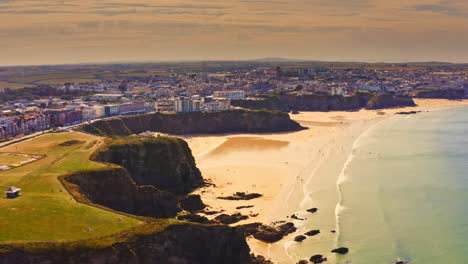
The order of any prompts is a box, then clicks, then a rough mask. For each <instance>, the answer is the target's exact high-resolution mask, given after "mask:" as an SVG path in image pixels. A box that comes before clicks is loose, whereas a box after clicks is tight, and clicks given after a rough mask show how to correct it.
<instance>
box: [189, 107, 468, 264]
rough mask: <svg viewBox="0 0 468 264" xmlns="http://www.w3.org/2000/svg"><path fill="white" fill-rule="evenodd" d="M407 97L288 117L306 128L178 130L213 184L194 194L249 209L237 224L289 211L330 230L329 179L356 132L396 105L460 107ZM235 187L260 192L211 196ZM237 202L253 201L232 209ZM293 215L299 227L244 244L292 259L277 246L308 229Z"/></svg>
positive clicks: (280, 259) (324, 239)
mask: <svg viewBox="0 0 468 264" xmlns="http://www.w3.org/2000/svg"><path fill="white" fill-rule="evenodd" d="M415 101H416V103H417V105H418V106H416V107H407V108H400V109H385V110H377V111H374V110H372V111H371V110H361V111H358V112H301V113H300V114H297V115H291V118H292V119H294V120H296V121H297V122H299V123H300V124H301V125H302V126H304V127H307V128H308V129H307V130H303V131H298V132H292V133H280V134H242V135H224V136H193V137H185V138H184V139H185V140H186V141H187V142H188V143H189V145H190V147H191V149H192V152H193V154H194V156H195V159H196V161H197V165H198V167H199V168H200V170H201V171H202V174H203V176H204V177H205V178H206V179H209V180H210V181H211V182H212V183H213V184H214V185H215V186H210V187H207V188H203V189H201V190H198V191H197V192H196V193H197V194H200V195H201V196H202V199H203V201H204V202H205V203H206V204H207V205H209V206H210V210H216V211H220V210H224V212H225V213H228V214H232V213H235V212H240V213H242V214H244V215H248V216H249V219H247V220H244V221H241V222H239V223H237V224H246V223H251V222H262V223H265V224H268V223H272V222H275V221H281V220H286V221H292V219H291V218H290V216H291V215H292V214H297V215H298V216H300V217H304V218H309V217H314V218H317V219H318V220H317V222H316V226H317V228H320V229H321V230H335V229H337V227H336V221H339V219H338V218H337V216H339V210H340V208H339V206H337V204H339V199H340V197H339V195H338V192H337V182H339V181H342V180H345V179H341V178H340V175H342V174H343V173H342V172H343V170H345V169H346V166H345V165H346V162H347V159H348V157H349V156H350V154H351V153H352V152H353V142H355V141H356V139H357V138H358V137H359V136H360V135H362V134H363V133H365V132H366V131H367V130H369V129H370V128H372V127H373V126H375V125H377V124H379V122H383V121H384V120H386V119H389V118H404V116H402V115H395V113H396V112H399V111H435V110H437V109H442V108H449V107H457V106H468V101H466V100H465V101H448V100H439V99H423V100H415ZM235 192H248V193H260V194H262V195H263V196H262V197H260V198H257V199H253V200H249V201H227V200H221V199H218V197H221V196H227V195H232V194H233V193H235ZM239 206H253V207H250V208H244V209H236V207H239ZM311 207H317V208H319V210H320V211H319V214H317V215H312V214H310V213H307V212H306V209H308V208H311ZM322 208H323V210H322ZM294 222H295V224H296V226H298V230H299V231H300V232H297V233H295V234H292V235H290V236H288V237H286V238H284V239H283V240H282V241H281V242H277V243H275V244H271V245H267V244H264V243H262V242H259V241H257V240H255V239H249V241H248V242H249V245H250V247H251V248H252V250H253V251H254V252H255V253H256V254H260V255H264V256H266V257H268V258H271V259H272V260H273V261H274V262H275V263H295V261H297V260H298V259H300V258H301V257H302V256H295V255H291V254H290V253H288V251H287V250H285V249H287V248H289V247H291V246H295V245H292V243H293V242H291V241H292V237H294V236H295V235H297V234H300V233H301V232H302V231H308V230H307V228H308V227H307V226H302V225H301V221H300V220H294ZM336 231H337V232H339V230H336ZM316 243H317V248H318V249H322V248H323V249H325V248H330V247H333V246H334V245H335V244H336V234H334V233H331V232H326V234H324V235H322V236H321V237H320V238H318V239H317V242H316ZM318 253H320V252H318ZM331 258H333V256H331Z"/></svg>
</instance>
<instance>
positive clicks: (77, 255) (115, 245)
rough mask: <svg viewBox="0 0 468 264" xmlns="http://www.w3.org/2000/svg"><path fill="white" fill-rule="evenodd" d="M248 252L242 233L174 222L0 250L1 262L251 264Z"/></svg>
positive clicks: (231, 229)
mask: <svg viewBox="0 0 468 264" xmlns="http://www.w3.org/2000/svg"><path fill="white" fill-rule="evenodd" d="M150 226H151V225H150ZM145 228H147V229H148V227H145ZM157 229H160V228H157ZM249 254H250V249H249V247H248V245H247V243H246V241H245V238H244V236H243V234H241V233H240V232H237V231H236V230H234V229H233V228H230V227H227V226H203V225H195V224H174V225H169V226H164V228H163V230H162V231H161V230H154V228H152V227H150V228H149V230H146V231H145V232H141V231H135V232H133V233H127V234H119V235H116V236H113V237H105V238H100V239H96V240H90V241H80V242H77V243H55V244H35V245H27V246H26V245H17V246H14V245H11V246H0V263H2V264H15V263H25V264H28V263H31V264H33V263H69V264H78V263H94V264H101V263H102V264H112V263H116V264H117V263H137V264H138V263H199V264H205V263H213V264H215V263H227V264H230V263H232V264H237V263H241V264H242V263H251V259H250V255H249Z"/></svg>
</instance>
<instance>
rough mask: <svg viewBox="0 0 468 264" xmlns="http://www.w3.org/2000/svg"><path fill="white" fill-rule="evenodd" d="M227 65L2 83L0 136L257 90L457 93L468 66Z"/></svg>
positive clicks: (205, 106) (211, 106)
mask: <svg viewBox="0 0 468 264" xmlns="http://www.w3.org/2000/svg"><path fill="white" fill-rule="evenodd" d="M231 68H233V69H232V70H231V69H229V70H226V69H221V70H220V69H212V68H210V69H209V70H206V71H204V70H203V69H202V70H197V71H186V72H184V71H173V70H167V71H166V72H164V69H163V70H160V73H159V74H155V73H154V72H151V71H146V72H145V71H142V72H141V73H140V74H139V75H138V76H130V77H128V78H116V79H114V80H98V81H86V82H82V81H76V82H64V83H60V84H37V85H36V86H34V87H28V88H16V89H12V88H9V87H5V89H4V91H3V92H1V90H0V99H1V101H0V102H2V104H1V105H0V139H11V138H15V137H18V136H21V135H27V134H31V133H35V132H41V131H46V130H50V129H60V128H65V127H69V126H74V125H78V124H81V123H85V122H92V121H93V120H97V119H102V118H108V117H115V116H120V115H135V114H143V113H150V112H163V113H184V112H200V111H201V112H214V111H226V110H230V109H232V108H237V107H236V106H233V104H232V103H231V102H232V101H233V100H244V99H250V100H256V99H257V98H258V97H259V96H262V95H275V94H295V95H307V94H323V95H329V96H342V97H348V96H352V95H354V94H355V93H356V92H357V91H367V92H372V93H392V94H397V95H402V96H410V97H413V96H417V93H418V92H420V91H458V92H460V93H461V94H462V96H461V97H466V94H468V93H467V91H468V71H466V70H465V68H464V67H455V68H454V67H447V66H440V65H436V66H431V67H427V66H418V67H415V66H408V65H396V66H388V65H386V66H385V67H356V66H353V67H344V66H343V67H304V66H301V65H299V66H297V65H293V66H290V65H286V66H285V65H281V66H275V65H274V64H272V63H269V64H265V65H263V64H259V65H257V66H252V65H249V66H248V67H242V66H240V67H239V66H238V67H231ZM161 71H162V74H161ZM14 74H17V73H13V75H14ZM4 76H5V75H2V77H4ZM22 93H23V94H22ZM14 94H17V96H16V97H15V96H12V95H14ZM24 94H25V95H26V96H23V95H24ZM458 97H460V96H458ZM449 99H452V98H449ZM454 99H457V98H454Z"/></svg>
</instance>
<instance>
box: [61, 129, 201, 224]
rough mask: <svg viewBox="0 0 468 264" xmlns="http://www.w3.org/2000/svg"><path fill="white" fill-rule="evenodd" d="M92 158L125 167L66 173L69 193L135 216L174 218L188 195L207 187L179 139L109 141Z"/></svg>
mask: <svg viewBox="0 0 468 264" xmlns="http://www.w3.org/2000/svg"><path fill="white" fill-rule="evenodd" d="M92 159H94V160H96V161H101V162H108V163H113V164H117V165H120V166H122V167H120V166H111V167H109V168H105V169H102V170H97V171H86V172H77V173H74V174H71V175H68V176H67V177H65V180H66V181H67V182H68V183H69V184H71V185H73V186H71V188H69V189H76V192H75V197H76V196H78V197H80V198H82V199H83V202H85V203H86V202H91V203H94V204H98V205H102V206H105V207H109V208H111V209H113V210H116V211H121V212H125V213H130V214H134V215H141V216H151V217H174V216H175V215H176V214H177V213H178V212H180V211H181V209H180V207H179V202H180V200H182V199H184V198H185V194H187V193H189V192H191V191H193V190H194V189H195V188H197V187H200V186H201V185H202V184H203V183H204V181H203V178H202V176H201V173H200V171H199V170H198V168H197V167H196V165H195V159H194V158H193V156H192V153H191V151H190V148H189V147H188V145H187V143H186V142H185V141H183V140H182V139H178V138H168V137H157V138H147V137H145V138H142V137H129V138H121V139H115V140H109V142H107V143H106V145H105V146H104V147H101V148H100V149H98V150H97V151H96V152H95V153H94V154H93V157H92ZM65 184H67V183H65Z"/></svg>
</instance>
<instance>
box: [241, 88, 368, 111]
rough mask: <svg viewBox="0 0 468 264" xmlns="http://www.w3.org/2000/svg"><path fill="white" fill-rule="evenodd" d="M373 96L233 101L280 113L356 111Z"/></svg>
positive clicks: (275, 97) (291, 96)
mask: <svg viewBox="0 0 468 264" xmlns="http://www.w3.org/2000/svg"><path fill="white" fill-rule="evenodd" d="M371 96H372V95H371V94H369V93H357V94H356V95H353V96H349V97H344V96H338V95H327V94H307V95H295V94H282V95H276V96H268V97H265V98H263V99H260V100H233V101H232V104H233V105H235V106H240V107H244V108H247V109H268V110H279V111H294V110H296V111H323V112H325V111H355V110H359V109H361V108H363V107H364V106H365V105H366V103H367V101H368V100H369V99H370V97H371Z"/></svg>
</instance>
